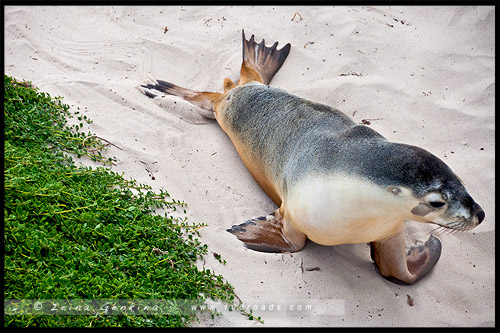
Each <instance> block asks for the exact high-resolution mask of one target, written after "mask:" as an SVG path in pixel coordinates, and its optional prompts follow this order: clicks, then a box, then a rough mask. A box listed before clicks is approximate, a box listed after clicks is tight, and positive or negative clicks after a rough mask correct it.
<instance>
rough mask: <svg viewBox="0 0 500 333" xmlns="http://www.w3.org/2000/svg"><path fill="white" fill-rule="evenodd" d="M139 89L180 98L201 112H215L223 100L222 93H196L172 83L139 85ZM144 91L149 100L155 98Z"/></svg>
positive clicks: (160, 81) (162, 82) (157, 81)
mask: <svg viewBox="0 0 500 333" xmlns="http://www.w3.org/2000/svg"><path fill="white" fill-rule="evenodd" d="M141 87H143V88H146V89H151V90H158V91H161V92H162V93H165V94H168V95H173V96H178V97H181V98H183V99H184V100H186V101H188V102H190V103H191V104H193V105H196V106H197V107H199V108H202V109H203V110H207V111H212V112H215V108H216V107H217V105H218V103H219V102H220V101H221V100H222V99H223V98H224V94H222V93H214V92H208V91H202V92H198V91H194V90H190V89H187V88H182V87H179V86H177V85H175V84H173V83H170V82H167V81H163V80H156V83H149V84H145V85H141ZM146 89H144V90H143V93H144V94H145V95H146V96H148V97H150V98H155V97H156V95H155V94H153V93H152V92H150V91H148V90H146Z"/></svg>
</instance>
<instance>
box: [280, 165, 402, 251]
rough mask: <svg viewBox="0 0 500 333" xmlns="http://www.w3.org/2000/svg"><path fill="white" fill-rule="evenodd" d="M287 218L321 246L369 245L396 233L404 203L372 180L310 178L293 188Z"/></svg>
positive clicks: (333, 177)
mask: <svg viewBox="0 0 500 333" xmlns="http://www.w3.org/2000/svg"><path fill="white" fill-rule="evenodd" d="M284 201H285V204H286V207H287V210H286V212H285V217H286V218H287V219H288V220H290V222H291V223H292V225H293V226H294V227H295V228H297V230H300V231H301V232H303V233H304V234H306V235H307V238H309V239H310V240H312V241H313V242H315V243H318V244H321V245H339V244H353V243H368V242H373V241H378V240H383V239H386V238H389V237H391V236H393V235H394V234H396V233H397V232H398V231H399V230H400V228H401V227H402V224H403V222H404V218H403V217H402V215H401V213H400V212H399V209H398V207H400V206H401V203H400V202H399V201H398V200H397V199H395V198H394V197H393V196H392V195H391V194H390V193H389V192H388V191H385V190H384V189H383V188H381V187H380V186H377V185H375V184H373V183H370V182H369V181H366V180H363V179H359V178H354V177H352V176H345V175H341V174H339V175H333V176H325V175H309V176H307V177H305V178H303V180H302V181H300V182H298V183H297V184H296V185H294V186H291V187H290V188H289V191H288V193H287V196H286V199H284Z"/></svg>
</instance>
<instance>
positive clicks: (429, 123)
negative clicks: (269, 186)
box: [4, 6, 495, 327]
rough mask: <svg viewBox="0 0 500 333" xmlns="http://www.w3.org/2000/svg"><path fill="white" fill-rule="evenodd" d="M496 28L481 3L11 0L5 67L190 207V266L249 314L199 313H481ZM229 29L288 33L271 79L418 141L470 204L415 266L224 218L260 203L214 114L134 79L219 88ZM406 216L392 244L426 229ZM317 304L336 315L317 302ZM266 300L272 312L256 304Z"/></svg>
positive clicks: (488, 309) (399, 317) (328, 316)
mask: <svg viewBox="0 0 500 333" xmlns="http://www.w3.org/2000/svg"><path fill="white" fill-rule="evenodd" d="M494 25H495V8H494V7H436V6H429V7H427V6H425V7H366V6H365V7H361V6H359V7H345V6H341V7H338V6H329V7H311V6H307V7H296V6H282V7H279V6H274V7H273V6H266V7H259V6H255V7H249V6H234V7H229V6H225V7H219V6H207V7H203V6H175V7H169V6H163V7H156V6H155V7H151V6H140V7H126V6H124V7H111V6H107V7H71V6H64V7H48V6H46V7H45V6H44V7H27V6H26V7H24V6H8V7H5V21H4V27H5V36H4V37H5V42H4V43H5V44H4V46H5V51H4V52H5V54H4V56H5V62H4V72H5V74H7V75H9V76H13V77H15V78H16V79H18V80H29V81H32V83H33V85H34V86H37V87H39V88H40V89H41V90H42V91H46V92H48V93H49V94H51V96H63V97H64V102H65V103H66V104H69V105H70V106H71V108H72V110H79V111H80V112H82V113H83V114H85V115H87V116H88V117H90V118H91V119H92V120H93V123H92V124H91V125H89V128H88V129H89V130H91V131H92V132H95V133H96V134H97V135H98V136H100V137H103V138H105V139H106V140H109V141H110V142H112V143H113V144H115V145H116V146H119V147H120V148H121V149H122V150H119V149H116V148H114V147H110V149H109V151H108V153H109V155H110V156H116V157H117V159H118V162H117V163H116V165H115V166H113V167H112V169H113V170H114V171H117V172H120V173H121V172H124V173H125V176H126V177H127V178H128V177H130V178H134V179H136V180H137V181H139V182H140V183H144V184H148V185H150V186H152V187H153V189H164V190H167V191H168V192H169V193H170V194H171V196H172V197H173V198H175V199H177V200H183V201H185V202H186V203H187V204H188V208H187V216H188V218H189V220H190V221H192V222H197V223H201V222H203V223H205V224H207V226H206V227H204V228H202V229H200V230H199V231H200V234H201V241H202V242H204V243H206V244H208V250H209V255H207V256H206V258H205V260H203V261H201V262H200V263H199V264H200V266H201V265H204V266H205V267H207V268H210V269H211V270H214V271H215V272H216V273H218V274H222V275H223V276H224V278H225V279H226V280H227V281H229V282H230V283H231V284H232V285H233V286H234V287H235V292H236V294H237V295H238V296H239V298H240V299H241V300H242V301H243V303H244V304H246V305H248V306H250V307H252V308H253V307H254V306H256V307H257V308H258V309H257V310H254V314H256V315H259V316H262V318H263V319H264V324H261V323H258V322H256V321H250V320H248V319H247V318H246V317H245V316H243V315H241V314H239V313H237V312H230V313H225V314H224V315H223V316H221V317H217V318H216V319H214V320H212V319H210V318H209V317H208V316H207V317H206V318H203V320H202V321H201V323H199V324H198V323H196V324H195V325H196V326H255V327H262V326H403V327H407V326H495V191H494V189H495V171H494V166H495V140H494V137H495V124H494V121H495V42H494V41H495V28H494ZM242 29H244V30H245V33H246V34H247V37H249V36H251V35H252V34H255V38H256V40H257V41H260V40H261V39H263V38H264V39H265V40H266V43H267V45H268V46H269V45H271V44H272V43H273V42H274V41H279V45H280V46H282V45H285V44H286V43H291V45H292V49H291V51H290V54H289V56H288V58H287V60H286V61H285V63H284V65H283V67H282V68H281V69H280V71H279V72H278V73H277V75H276V76H275V77H274V79H273V81H272V82H271V85H273V86H275V87H279V88H283V89H286V90H288V91H289V92H292V93H294V94H296V95H298V96H301V97H304V98H307V99H309V100H312V101H316V102H320V103H324V104H328V105H331V106H335V107H337V108H339V109H340V110H342V111H343V112H344V113H346V114H347V115H349V116H350V117H352V118H353V119H354V120H355V121H356V122H359V123H361V122H362V121H363V120H365V123H366V121H368V122H369V125H368V126H370V127H371V128H373V129H375V130H377V131H378V132H380V133H381V134H382V135H384V136H385V137H386V138H388V139H389V140H391V141H396V142H403V143H407V144H411V145H416V146H419V147H422V148H424V149H427V150H428V151H430V152H432V153H433V154H435V155H436V156H438V157H440V158H441V159H442V160H443V161H445V162H446V163H447V164H448V165H449V166H450V167H451V168H452V169H453V170H454V171H455V173H456V174H457V175H458V176H459V177H460V178H461V179H462V181H463V182H464V184H465V185H466V187H467V189H468V191H469V193H470V194H471V195H472V197H473V198H474V199H475V200H476V201H477V202H478V203H479V204H480V205H481V206H482V208H483V209H484V211H485V213H486V218H485V220H484V222H483V223H482V224H481V225H480V226H478V227H477V228H476V229H474V230H471V231H469V232H463V233H459V234H455V235H443V236H440V239H441V242H442V245H443V250H442V254H441V259H440V261H439V262H438V263H437V265H436V266H435V268H434V269H433V271H432V272H431V273H430V274H429V275H428V276H427V277H426V278H424V279H423V280H421V281H420V282H418V283H416V284H415V285H412V286H402V285H397V284H394V283H391V282H389V281H387V280H385V279H383V278H382V277H381V276H380V274H379V273H378V272H377V270H376V268H375V264H374V263H373V262H372V260H371V259H370V249H369V246H368V244H350V245H340V246H335V247H327V246H320V245H317V244H314V243H312V242H310V241H308V243H307V244H306V247H305V248H304V249H303V250H302V251H300V252H298V253H293V254H292V255H290V254H269V253H259V252H255V251H252V250H248V249H245V248H244V246H243V244H242V243H241V242H239V241H238V240H237V239H236V237H234V236H233V235H231V234H230V233H228V232H226V229H227V228H230V227H231V225H233V224H240V223H243V222H245V221H246V220H248V219H251V218H254V217H257V216H262V215H266V214H268V213H270V212H272V211H274V210H275V209H276V206H275V204H274V203H273V202H272V201H271V199H269V198H268V197H267V196H266V194H265V193H264V192H263V191H262V190H261V189H260V188H259V186H258V185H257V184H256V183H255V181H254V180H253V178H252V177H251V175H250V174H249V173H248V171H247V170H246V168H245V166H244V165H243V163H242V162H241V160H240V158H239V156H238V155H237V153H236V151H235V149H234V147H233V146H232V144H231V141H230V140H229V138H228V137H227V136H226V134H225V133H224V132H223V131H222V130H221V129H220V128H219V126H218V124H217V123H216V122H215V121H214V120H209V119H206V118H204V117H202V115H201V114H200V110H199V109H198V108H197V107H195V106H193V105H191V104H188V103H187V102H185V101H183V100H181V99H179V98H176V97H172V96H164V97H158V98H155V99H149V98H147V97H146V96H145V95H143V94H142V93H141V92H140V91H139V90H138V89H137V87H138V86H140V85H141V84H143V83H145V82H146V80H147V79H148V78H150V77H152V78H157V79H162V80H166V81H170V82H173V83H175V84H178V85H179V86H182V87H186V88H189V89H193V90H197V91H203V90H208V91H221V90H222V82H223V79H224V78H225V77H229V78H231V79H233V80H234V81H236V80H237V79H238V76H239V69H240V66H241V30H242ZM146 164H148V166H149V167H150V168H151V170H152V172H153V175H154V179H152V177H151V176H150V173H148V171H146ZM407 227H408V228H407V230H408V234H407V245H411V244H412V243H414V242H416V241H421V240H425V239H427V237H428V234H429V232H431V231H432V230H434V229H435V228H436V226H432V225H424V224H419V223H416V222H412V221H408V222H407ZM210 251H211V252H215V253H218V254H220V255H221V256H222V258H223V259H224V260H226V262H227V263H226V264H225V265H223V264H221V263H219V262H218V261H217V260H216V259H215V258H214V257H213V256H212V255H210ZM410 299H411V300H412V301H411V302H410ZM331 302H334V303H335V304H336V306H335V308H336V309H337V310H339V311H338V313H337V312H335V311H323V310H325V309H330V308H329V307H328V306H331ZM278 303H279V304H284V306H285V305H286V307H287V308H288V309H287V311H277V310H276V308H274V309H272V310H271V309H270V305H272V304H278ZM307 304H315V305H317V306H318V307H317V308H315V309H319V310H318V311H313V310H307V309H306V307H305V305H307ZM328 304H330V305H328ZM299 305H303V306H304V308H301V309H299V308H298V307H299ZM290 307H292V308H290Z"/></svg>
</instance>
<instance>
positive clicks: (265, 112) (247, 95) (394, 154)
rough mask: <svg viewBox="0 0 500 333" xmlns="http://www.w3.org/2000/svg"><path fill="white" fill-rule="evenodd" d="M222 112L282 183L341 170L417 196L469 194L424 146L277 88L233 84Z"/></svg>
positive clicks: (242, 139)
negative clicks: (396, 140) (388, 137)
mask: <svg viewBox="0 0 500 333" xmlns="http://www.w3.org/2000/svg"><path fill="white" fill-rule="evenodd" d="M224 114H225V117H226V121H225V123H226V124H227V126H229V127H230V129H231V132H232V133H233V135H235V136H237V137H238V139H239V140H241V141H243V142H245V143H246V145H247V146H248V147H252V150H253V152H254V154H255V155H256V156H259V158H260V159H261V160H262V161H264V164H265V165H266V169H267V172H268V174H269V175H270V176H271V177H272V178H273V179H275V181H277V182H278V184H280V185H281V186H282V188H283V189H286V188H287V184H294V183H296V182H297V181H299V180H300V179H301V177H303V176H305V175H308V174H311V173H319V174H328V175H332V174H335V173H343V174H349V175H353V176H358V177H360V178H366V179H369V180H371V181H372V182H375V183H377V184H379V185H381V186H391V185H392V186H405V187H408V188H410V189H412V190H413V191H414V195H415V196H416V197H422V196H423V195H425V194H427V193H428V191H429V189H430V187H432V186H434V187H436V190H439V189H440V188H443V187H448V186H447V185H449V186H451V187H453V188H454V189H455V190H454V191H456V190H457V186H459V187H460V188H461V189H463V193H460V196H462V195H464V196H468V194H467V192H466V190H465V188H463V186H462V185H461V183H460V181H459V180H458V178H457V177H456V176H455V174H454V173H453V172H452V171H451V169H450V168H449V167H448V166H447V165H446V164H445V163H444V162H443V161H441V160H440V159H439V158H437V157H435V156H434V155H432V154H431V153H429V152H427V151H426V150H424V149H421V148H418V147H414V146H410V145H405V144H400V143H394V142H390V141H388V140H386V139H385V138H384V137H383V136H382V135H380V134H379V133H377V132H376V131H374V130H373V129H371V128H369V127H367V126H363V125H358V124H356V123H355V122H354V121H353V120H352V119H351V118H349V117H348V116H347V115H345V114H344V113H342V112H341V111H339V110H337V109H335V108H333V107H330V106H327V105H323V104H320V103H314V102H311V101H308V100H306V99H303V98H300V97H298V96H295V95H292V94H290V93H288V92H286V91H284V90H282V89H278V88H273V87H269V86H266V85H261V84H247V85H244V86H241V87H238V88H235V89H233V91H231V93H230V95H229V97H228V101H227V107H226V110H225V112H224ZM457 184H458V185H457ZM459 192H462V190H460V191H459ZM457 194H458V193H457Z"/></svg>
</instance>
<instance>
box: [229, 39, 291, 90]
mask: <svg viewBox="0 0 500 333" xmlns="http://www.w3.org/2000/svg"><path fill="white" fill-rule="evenodd" d="M242 39H243V63H242V64H241V71H240V81H239V82H238V84H239V85H243V84H245V83H248V82H251V81H258V82H261V83H264V84H269V82H271V79H272V78H273V76H274V74H276V72H277V71H278V70H279V69H280V67H281V65H283V63H284V62H285V59H286V57H287V56H288V53H289V52H290V47H291V45H290V43H288V44H286V45H285V46H283V47H282V48H281V49H280V50H278V49H277V46H278V42H276V43H274V44H273V46H271V47H267V46H266V45H265V41H264V40H262V41H261V42H260V43H258V44H257V43H256V42H255V41H254V35H252V37H250V40H246V39H245V31H244V30H242Z"/></svg>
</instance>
